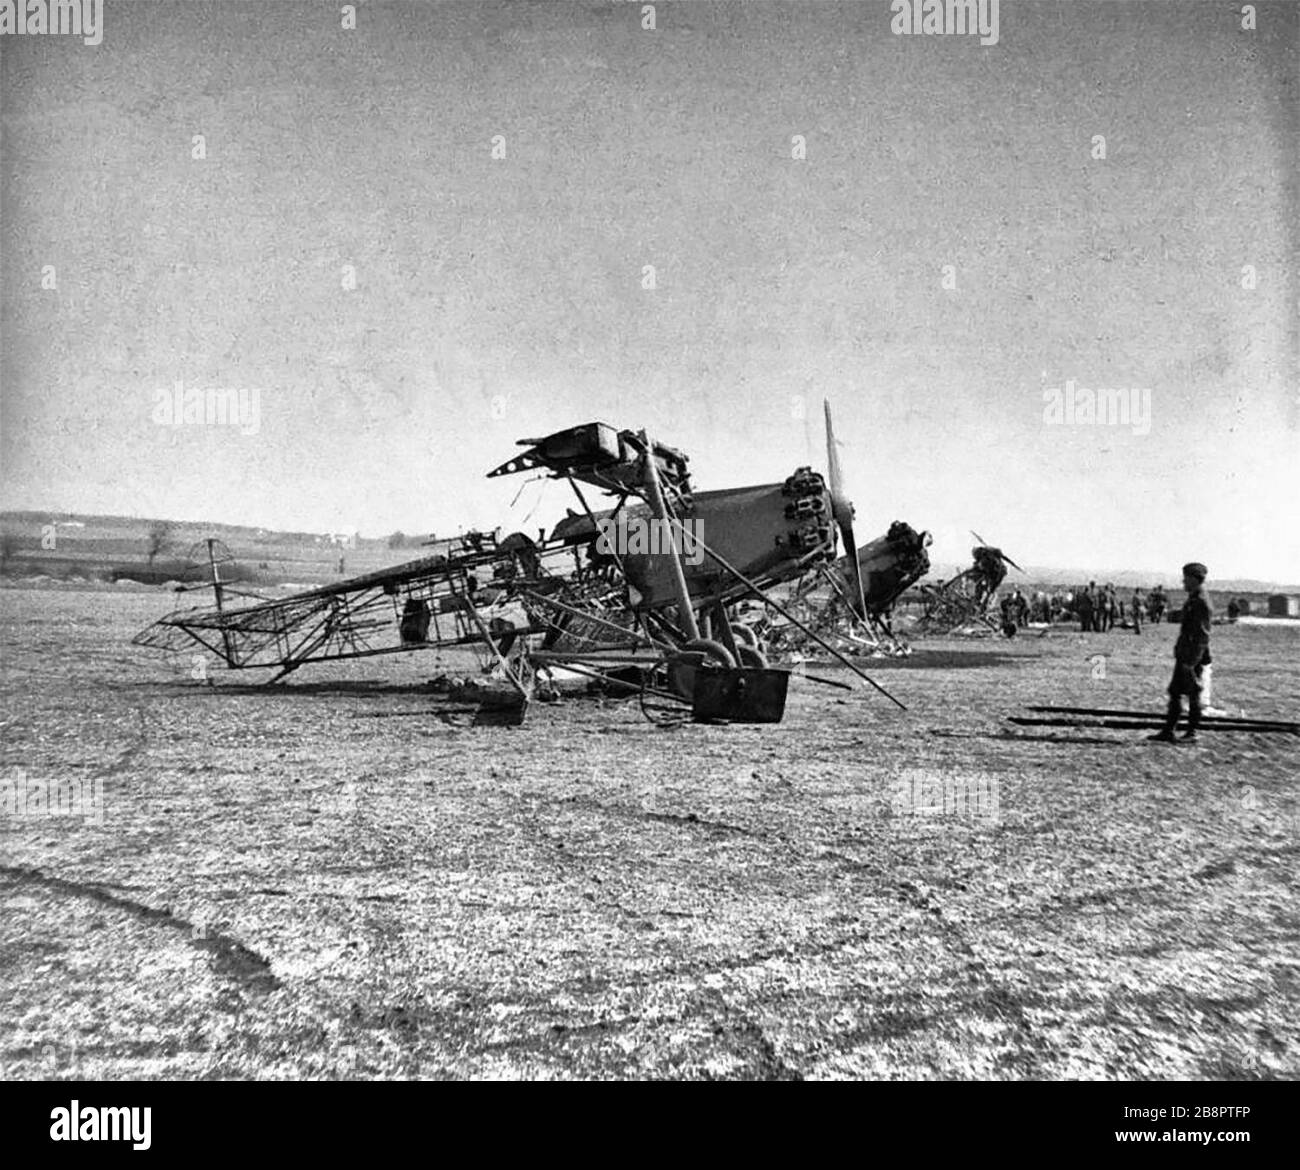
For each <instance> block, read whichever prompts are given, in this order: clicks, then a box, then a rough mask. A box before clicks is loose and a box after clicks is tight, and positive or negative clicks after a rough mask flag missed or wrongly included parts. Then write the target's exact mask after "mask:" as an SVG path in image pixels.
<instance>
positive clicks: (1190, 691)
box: [1151, 563, 1211, 742]
mask: <svg viewBox="0 0 1300 1170" xmlns="http://www.w3.org/2000/svg"><path fill="white" fill-rule="evenodd" d="M1183 572H1184V573H1188V574H1190V575H1191V576H1192V577H1194V578H1195V579H1196V580H1197V581H1198V585H1197V588H1196V589H1195V590H1193V591H1192V592H1189V593H1188V595H1187V601H1186V603H1185V604H1184V605H1183V620H1182V624H1181V625H1180V626H1179V628H1178V641H1177V642H1175V643H1174V676H1173V678H1172V679H1170V680H1169V708H1168V710H1167V711H1166V712H1165V725H1164V728H1163V729H1162V730H1161V731H1160V732H1159V733H1158V734H1156V735H1153V736H1152V737H1151V738H1152V739H1158V740H1164V741H1166V742H1167V741H1169V740H1172V739H1173V738H1174V728H1175V727H1176V726H1177V724H1178V716H1179V715H1180V714H1181V713H1182V703H1181V701H1180V700H1181V697H1182V696H1183V695H1186V696H1187V731H1186V733H1185V734H1184V736H1183V738H1184V739H1193V740H1194V739H1195V738H1196V729H1197V728H1198V727H1199V726H1200V725H1201V667H1202V666H1204V665H1205V664H1206V663H1208V662H1209V661H1210V615H1211V611H1210V603H1209V601H1208V600H1207V599H1206V597H1205V593H1204V590H1203V586H1204V583H1205V576H1206V569H1205V566H1204V565H1201V564H1196V563H1193V564H1190V565H1187V566H1185V567H1184V569H1183Z"/></svg>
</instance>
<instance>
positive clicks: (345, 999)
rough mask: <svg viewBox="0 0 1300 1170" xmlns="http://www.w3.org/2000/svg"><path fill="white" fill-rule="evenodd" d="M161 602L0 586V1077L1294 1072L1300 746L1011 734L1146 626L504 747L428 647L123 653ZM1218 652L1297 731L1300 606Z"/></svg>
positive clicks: (966, 646)
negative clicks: (879, 686)
mask: <svg viewBox="0 0 1300 1170" xmlns="http://www.w3.org/2000/svg"><path fill="white" fill-rule="evenodd" d="M168 604H169V601H168V598H167V596H166V595H164V594H161V593H143V592H141V593H126V592H111V591H98V592H95V591H74V590H68V591H59V592H55V591H38V590H20V589H6V590H2V591H0V629H2V630H3V661H2V665H0V718H2V720H3V747H2V749H0V778H3V779H4V780H5V782H6V784H7V786H8V787H7V789H6V791H7V792H8V793H10V794H13V793H15V792H24V793H26V794H27V798H28V799H27V803H26V804H24V805H23V806H22V807H21V808H19V809H18V811H17V814H15V809H14V803H15V802H14V801H13V800H12V799H11V800H10V803H9V806H8V807H7V808H6V810H5V811H4V813H3V814H0V815H2V817H3V819H2V820H0V907H2V911H3V912H2V914H0V1072H2V1074H3V1075H4V1076H5V1077H10V1078H14V1077H19V1078H35V1077H86V1078H93V1079H99V1078H107V1079H112V1078H150V1077H163V1078H211V1077H221V1078H226V1077H257V1078H277V1077H328V1078H348V1077H373V1076H381V1077H415V1076H421V1077H691V1078H701V1077H761V1078H799V1077H805V1078H814V1077H816V1078H828V1077H860V1078H1101V1079H1108V1078H1134V1079H1143V1078H1182V1077H1190V1078H1247V1079H1253V1078H1294V1077H1295V1076H1296V1075H1297V1073H1300V946H1298V945H1297V928H1298V927H1300V901H1298V899H1297V876H1296V873H1297V866H1296V862H1297V857H1298V856H1300V803H1298V795H1297V790H1296V782H1297V773H1298V772H1300V739H1297V738H1296V737H1283V736H1265V735H1262V734H1235V733H1234V734H1227V733H1213V732H1211V733H1206V734H1204V735H1203V736H1202V743H1201V745H1200V746H1196V747H1190V746H1181V745H1180V746H1177V747H1164V746H1161V745H1152V744H1147V743H1145V742H1144V741H1143V733H1137V732H1121V731H1100V730H1098V731H1077V730H1076V731H1070V730H1050V729H1044V728H1012V727H1011V726H1010V725H1009V724H1007V723H1006V722H1005V716H1007V715H1011V714H1021V713H1023V709H1024V707H1025V706H1026V705H1027V704H1030V703H1053V704H1068V705H1075V706H1089V707H1142V708H1145V709H1152V710H1154V709H1158V708H1159V707H1160V706H1162V704H1163V687H1164V684H1165V682H1166V681H1167V678H1168V671H1169V662H1170V652H1171V645H1172V641H1173V637H1174V633H1175V630H1174V627H1172V626H1163V627H1158V628H1147V629H1144V631H1143V633H1142V635H1141V636H1140V637H1135V636H1134V635H1133V634H1132V633H1130V632H1128V631H1115V632H1113V633H1111V634H1107V635H1102V634H1092V635H1087V636H1084V635H1080V634H1078V633H1073V632H1067V631H1064V630H1060V631H1052V632H1051V633H1050V634H1048V635H1047V636H1044V637H1039V636H1037V634H1036V633H1032V632H1031V633H1030V635H1029V636H1027V637H1019V638H1016V639H1014V640H1011V641H1003V640H1001V639H996V640H984V641H959V640H955V639H954V640H948V641H927V642H924V643H919V644H918V646H917V653H916V654H915V656H914V657H913V658H911V659H909V660H905V661H894V662H884V663H874V664H870V665H868V670H869V671H871V672H873V674H874V675H875V677H877V678H878V680H879V681H880V682H882V683H883V684H884V685H885V686H887V687H889V688H890V689H891V690H892V691H893V692H894V693H895V694H897V695H898V696H899V698H900V699H902V701H903V702H904V703H906V704H907V705H908V707H909V711H908V712H907V713H906V714H904V713H903V712H900V711H898V710H897V709H895V708H893V707H891V706H890V705H889V704H888V703H887V702H886V701H885V700H884V699H882V698H881V697H879V696H877V695H876V694H875V693H874V692H870V691H867V690H861V691H856V692H854V693H853V694H845V693H843V692H837V691H833V690H830V689H827V688H823V687H818V686H815V685H813V684H811V683H809V682H808V681H806V680H798V679H796V680H794V681H793V683H792V688H791V699H790V703H789V705H788V708H787V712H786V719H785V722H784V724H782V725H781V726H779V727H773V726H768V727H756V726H747V727H741V726H737V727H699V726H692V725H690V724H686V725H684V726H680V727H678V728H675V729H663V728H659V727H655V726H653V725H651V724H649V723H647V722H646V721H645V719H644V718H643V717H642V716H641V714H640V711H639V710H638V708H637V705H636V704H635V703H634V702H632V703H614V702H602V701H599V700H583V701H579V700H567V701H565V702H562V703H560V704H557V705H551V706H542V705H536V706H534V707H533V709H532V710H531V711H530V713H529V716H528V721H527V723H526V724H525V725H524V726H522V727H519V728H501V727H478V726H473V725H472V724H471V722H470V721H469V719H468V718H467V717H466V716H465V715H464V714H462V713H461V712H460V710H459V709H458V708H457V707H456V706H455V705H454V704H450V703H448V702H446V701H445V700H442V699H439V698H438V697H437V696H435V695H432V694H430V693H429V692H428V691H427V690H426V689H425V688H424V687H423V683H424V682H425V680H427V679H429V678H430V677H432V676H433V675H434V674H436V673H438V671H439V669H440V668H439V665H438V663H437V661H436V660H435V658H434V656H433V655H432V654H420V655H408V656H396V657H395V658H390V659H381V660H372V661H368V662H360V663H354V664H348V665H340V666H332V667H315V668H306V669H304V670H303V671H302V672H301V673H300V674H299V675H297V676H295V680H294V681H293V682H292V683H290V684H289V685H287V686H284V687H280V688H276V689H259V688H257V687H255V686H250V685H247V684H248V683H250V682H254V681H257V679H256V678H250V677H248V676H242V675H230V674H225V673H221V672H218V671H215V670H214V671H213V678H214V679H215V685H214V686H208V685H205V684H204V683H202V682H196V681H193V680H192V679H191V678H190V677H189V675H190V672H191V663H190V661H189V660H188V659H183V660H179V661H176V662H169V661H168V660H167V659H165V658H162V657H158V656H155V655H152V654H150V653H148V652H146V651H143V650H139V649H137V648H135V647H132V646H130V645H129V644H128V642H129V638H130V636H131V634H132V633H133V632H134V631H135V630H137V629H138V628H140V627H141V626H143V625H145V624H146V623H147V622H149V621H150V620H152V619H153V618H155V617H157V616H159V615H161V613H163V612H164V611H165V610H166V608H167V607H168ZM1213 647H1214V656H1215V663H1216V666H1215V670H1216V679H1215V700H1216V702H1217V703H1218V704H1219V705H1221V706H1226V707H1229V708H1230V709H1231V711H1232V713H1233V714H1237V713H1238V712H1239V711H1240V710H1241V709H1242V708H1244V709H1245V710H1246V712H1247V713H1248V714H1250V715H1251V716H1258V717H1264V718H1279V717H1286V718H1295V717H1296V714H1297V707H1298V706H1300V654H1298V653H1297V652H1298V651H1300V629H1297V628H1294V627H1285V626H1278V627H1269V626H1262V625H1255V626H1249V627H1247V626H1238V627H1231V628H1229V627H1216V629H1215V632H1214V638H1213ZM1097 655H1104V656H1105V657H1104V658H1101V659H1098V658H1097V657H1096V656H1097ZM1099 662H1100V666H1099V665H1098V663H1099ZM822 673H826V674H833V673H835V672H834V671H833V670H832V669H831V668H826V669H825V670H824V671H822ZM840 677H849V676H847V675H841V676H840ZM41 785H49V786H55V787H57V786H60V785H62V786H63V787H62V789H60V790H61V791H76V792H79V793H83V794H84V793H101V792H102V800H101V798H100V797H98V796H96V797H95V799H94V802H92V804H86V803H83V804H81V805H79V806H77V808H76V809H74V814H76V815H58V816H56V815H41V814H40V802H39V800H35V801H34V803H33V796H32V794H33V793H35V794H37V795H39V794H40V793H41V792H42V791H43V790H42V788H41V787H40V786H41ZM918 793H920V794H923V796H922V798H918ZM936 793H938V794H939V795H938V798H937V799H932V798H933V797H934V796H935V794H936ZM32 807H35V808H36V813H35V814H33V813H32Z"/></svg>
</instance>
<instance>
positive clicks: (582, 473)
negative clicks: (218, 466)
mask: <svg viewBox="0 0 1300 1170" xmlns="http://www.w3.org/2000/svg"><path fill="white" fill-rule="evenodd" d="M826 435H827V453H828V468H827V472H828V475H827V477H823V476H822V475H821V474H820V473H818V472H816V471H814V470H813V469H812V468H810V467H801V468H798V469H797V470H796V471H795V472H794V473H793V474H792V475H791V476H789V477H788V478H787V479H786V480H784V481H783V482H780V483H771V484H757V485H753V486H748V487H736V488H724V489H721V490H717V491H701V492H696V491H695V490H694V489H693V488H692V485H691V480H690V474H689V471H688V466H687V465H688V457H687V456H686V455H685V454H683V453H682V452H681V451H679V450H677V449H675V448H673V447H669V446H667V445H665V444H662V443H658V442H655V441H653V440H652V439H651V438H649V437H648V436H647V435H646V434H645V432H635V431H631V430H617V429H615V428H614V427H612V426H609V425H608V424H606V423H602V422H592V423H587V424H584V425H582V426H576V427H570V428H567V429H565V430H561V431H557V432H555V433H554V434H551V435H547V436H545V437H543V438H539V439H525V440H521V441H520V444H521V446H523V447H525V448H526V449H525V450H524V451H523V452H521V453H520V454H518V455H516V456H515V457H514V458H512V459H509V460H507V461H506V462H505V463H503V464H502V465H501V466H499V467H497V468H495V469H494V470H492V471H490V472H489V473H488V475H489V477H497V476H505V475H515V474H519V473H523V472H528V471H540V472H541V473H543V474H547V473H549V476H550V477H551V478H553V479H562V480H565V481H566V482H567V483H568V484H569V485H570V487H571V488H572V490H573V492H574V494H575V496H576V498H577V501H578V504H579V510H577V511H572V512H571V513H570V515H569V516H568V517H566V518H565V519H564V520H562V521H561V522H560V523H559V524H558V525H557V526H556V527H555V528H554V530H553V531H552V533H551V535H550V536H549V537H545V538H543V537H539V539H537V540H533V539H532V538H530V537H528V536H526V535H524V534H523V533H520V532H516V533H513V534H511V535H509V536H506V537H504V538H503V539H498V538H497V537H496V536H495V535H494V534H486V533H478V532H471V533H467V534H466V535H464V536H461V537H457V538H455V539H454V540H451V541H443V542H438V551H437V552H435V553H433V554H431V555H429V556H426V557H423V558H421V559H419V560H415V561H411V562H408V563H407V564H403V565H397V566H395V567H393V568H389V569H384V570H382V571H380V572H375V573H369V574H366V575H363V576H359V577H353V578H350V579H348V580H344V581H339V582H337V583H332V584H329V585H325V586H322V587H320V588H318V589H311V590H307V591H305V592H301V593H296V594H293V595H291V596H288V597H278V598H267V597H260V596H257V595H255V594H248V593H246V592H243V591H237V590H236V589H235V588H234V586H233V585H232V584H228V583H223V581H222V579H221V568H222V563H223V561H224V560H225V559H226V558H227V556H228V554H227V553H225V552H224V550H222V551H220V552H219V544H220V542H215V541H208V542H207V561H208V564H207V569H208V572H209V574H210V580H209V581H208V582H207V583H206V585H205V586H204V587H205V588H211V589H212V590H213V604H212V605H209V606H202V607H197V608H188V609H182V610H177V611H176V612H174V613H171V614H169V615H168V616H166V617H164V618H162V619H160V620H159V621H157V622H155V623H153V624H152V625H151V626H149V627H148V628H147V629H145V630H143V631H141V632H140V633H139V634H137V635H136V637H135V638H134V642H135V643H136V644H137V645H141V646H148V647H153V648H157V649H161V650H165V651H170V652H180V651H183V650H189V651H192V650H193V649H194V648H195V646H198V647H201V648H202V649H204V650H206V651H208V652H210V653H211V654H213V655H215V656H216V657H217V658H218V659H219V660H220V661H221V662H223V663H224V664H225V666H226V667H228V668H229V669H231V670H249V669H263V670H271V671H273V672H274V675H273V677H272V678H271V679H270V680H269V681H270V682H279V681H280V680H282V679H284V678H285V677H286V676H287V675H289V674H291V673H292V672H294V671H296V670H298V669H299V668H300V667H302V666H304V665H306V664H307V663H311V662H328V661H337V660H341V659H350V658H360V657H367V656H372V655H383V654H395V653H403V652H411V651H418V650H428V649H446V648H449V647H467V648H470V649H472V650H474V651H475V652H476V653H477V654H478V656H479V658H480V661H481V663H482V664H483V666H484V668H485V670H488V671H491V672H492V673H493V675H494V676H495V677H496V678H497V679H499V680H501V682H502V683H503V685H504V689H505V690H506V693H507V696H508V701H507V702H505V703H503V704H501V705H502V706H504V707H505V708H508V709H510V710H513V711H514V712H515V713H516V716H517V717H516V718H514V719H511V720H507V721H512V722H517V721H518V720H520V719H522V718H523V713H524V711H525V710H526V708H527V705H528V702H529V700H530V698H531V697H533V695H534V692H535V689H536V688H537V686H538V683H539V680H540V681H541V682H542V683H543V684H545V683H546V681H547V680H548V678H549V676H550V675H551V673H552V672H553V671H555V670H557V669H559V668H564V669H565V670H569V671H574V672H576V673H578V674H590V675H592V676H594V677H595V678H596V679H598V680H601V681H602V682H603V683H605V684H606V685H608V686H609V687H610V688H612V689H614V690H615V691H619V690H621V691H622V692H623V693H635V694H637V695H639V697H640V700H641V704H642V709H643V710H644V711H646V713H647V715H649V716H650V717H652V718H670V717H676V718H685V717H687V716H688V715H689V716H690V717H692V718H694V719H695V720H697V721H715V720H721V721H730V722H779V721H780V720H781V718H782V716H783V714H784V710H785V701H786V694H787V688H788V684H789V678H790V674H791V671H790V669H788V668H786V667H781V666H773V665H772V664H771V663H770V662H769V660H768V652H769V650H771V649H777V650H779V651H781V652H783V653H784V652H785V651H787V650H788V649H789V648H790V647H792V646H794V645H796V644H797V645H799V646H801V647H817V648H818V649H819V650H821V651H824V652H825V653H826V654H827V655H829V656H830V657H831V658H832V659H835V660H837V661H838V662H840V663H841V664H842V665H844V666H845V667H847V668H848V669H849V670H850V671H852V672H853V673H854V674H855V675H857V676H858V678H859V679H860V680H862V682H863V683H864V684H866V685H869V686H870V687H872V688H874V689H875V690H876V691H878V692H879V693H881V694H882V695H884V696H885V697H886V698H888V699H889V700H890V701H891V702H893V703H895V704H896V705H897V706H899V707H900V708H901V707H902V706H903V705H902V704H901V703H899V702H898V700H897V699H894V698H893V696H892V695H889V694H888V693H887V692H886V691H885V690H884V689H883V688H882V687H880V686H879V685H878V684H877V683H875V682H874V681H873V680H872V679H871V678H870V677H869V676H868V675H867V674H866V673H865V672H864V671H863V670H862V669H861V667H860V666H859V665H858V664H856V663H855V662H853V661H852V660H851V659H850V658H849V657H847V656H846V655H845V654H844V653H843V652H842V651H841V649H840V648H839V647H837V646H836V645H835V644H834V643H835V642H836V641H837V640H840V639H839V635H840V633H842V632H843V631H844V630H845V629H848V630H850V631H852V630H853V629H859V630H861V631H863V632H865V634H866V638H865V641H866V642H868V643H871V642H873V641H875V642H878V640H879V638H880V636H881V635H884V636H887V637H889V638H892V634H889V632H888V613H889V609H890V607H891V606H892V604H893V602H894V601H895V600H896V599H897V598H898V597H899V596H900V595H901V594H902V592H903V591H904V590H905V589H907V588H908V587H909V586H910V585H911V584H913V583H914V582H915V581H917V580H918V579H919V578H920V577H921V576H923V575H924V574H925V572H926V571H927V570H928V568H929V557H928V555H927V553H926V546H927V545H928V544H929V536H928V534H926V533H918V532H916V531H915V530H914V529H912V528H910V527H909V526H908V525H906V524H902V523H895V524H894V525H893V526H891V528H890V529H889V531H888V533H887V534H886V535H885V536H883V537H881V538H879V539H877V540H874V541H871V542H869V543H868V544H866V545H864V546H862V547H861V548H859V547H858V546H857V543H856V541H855V539H854V528H853V521H854V515H855V513H854V508H853V504H852V503H851V502H850V501H849V500H848V499H847V497H846V496H845V494H844V490H843V481H842V475H841V472H840V466H839V458H838V453H837V450H836V446H835V439H834V432H833V427H832V423H831V411H830V405H829V403H827V404H826ZM828 480H829V482H828ZM584 487H587V488H594V489H595V490H596V491H598V492H599V493H601V494H602V495H603V496H604V497H605V498H606V499H605V501H602V502H604V503H609V502H611V501H612V507H608V506H607V507H603V508H602V509H601V510H599V511H596V510H593V508H592V506H591V505H590V503H589V501H588V499H587V496H586V495H585V494H584V492H583V488H584ZM841 542H842V546H843V549H844V550H845V552H844V555H838V556H837V553H838V550H839V548H840V543H841ZM853 552H856V554H857V555H856V556H855V555H852V554H853ZM792 584H793V592H791V591H790V589H789V588H788V587H789V586H791V585H792ZM778 586H780V587H785V588H784V589H783V592H784V593H786V594H789V596H786V597H784V598H783V597H782V596H779V595H778V590H777V587H778ZM822 586H824V587H825V588H824V589H823V592H824V593H826V594H827V596H828V598H829V600H826V601H823V602H821V603H819V604H814V603H813V602H812V600H811V599H812V597H813V593H814V590H816V589H818V587H822ZM754 615H758V617H759V620H754ZM801 673H802V672H801ZM806 677H809V678H812V677H813V676H806ZM814 681H817V682H826V683H828V684H829V685H832V686H839V687H845V686H846V685H847V684H845V683H842V682H835V681H832V680H826V679H814ZM665 712H667V713H668V714H667V715H665V714H664V713H665ZM674 712H675V715H674V714H673V713H674Z"/></svg>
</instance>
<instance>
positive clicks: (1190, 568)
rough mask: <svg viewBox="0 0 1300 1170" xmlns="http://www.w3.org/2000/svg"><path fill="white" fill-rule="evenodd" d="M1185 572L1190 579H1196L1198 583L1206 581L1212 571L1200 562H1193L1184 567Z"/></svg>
mask: <svg viewBox="0 0 1300 1170" xmlns="http://www.w3.org/2000/svg"><path fill="white" fill-rule="evenodd" d="M1183 572H1184V573H1186V574H1187V575H1188V576H1189V577H1195V578H1196V579H1197V580H1198V581H1204V580H1205V578H1206V577H1207V576H1208V575H1209V572H1210V570H1209V569H1207V568H1206V567H1205V566H1204V565H1203V564H1201V562H1200V561H1192V562H1190V563H1189V564H1186V565H1184V566H1183Z"/></svg>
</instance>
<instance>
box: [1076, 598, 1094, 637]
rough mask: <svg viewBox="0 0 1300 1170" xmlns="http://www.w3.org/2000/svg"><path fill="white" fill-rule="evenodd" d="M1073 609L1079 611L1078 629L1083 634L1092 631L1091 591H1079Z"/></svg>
mask: <svg viewBox="0 0 1300 1170" xmlns="http://www.w3.org/2000/svg"><path fill="white" fill-rule="evenodd" d="M1075 608H1076V609H1077V610H1078V611H1079V629H1080V630H1082V631H1083V632H1084V633H1085V634H1086V633H1087V632H1088V631H1089V630H1091V629H1092V589H1091V588H1088V589H1080V590H1079V592H1078V594H1077V596H1076V599H1075Z"/></svg>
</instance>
